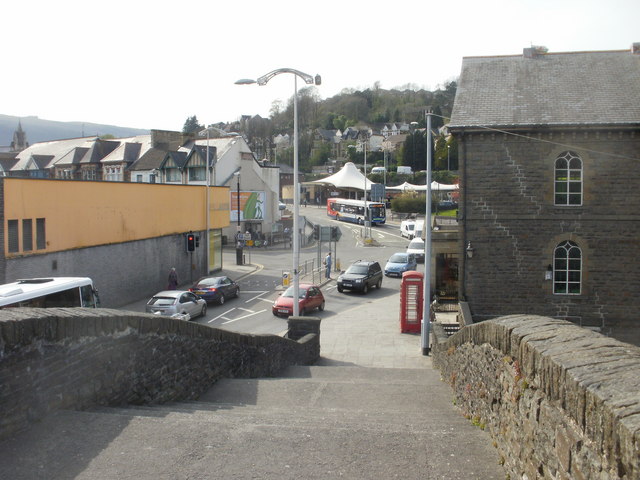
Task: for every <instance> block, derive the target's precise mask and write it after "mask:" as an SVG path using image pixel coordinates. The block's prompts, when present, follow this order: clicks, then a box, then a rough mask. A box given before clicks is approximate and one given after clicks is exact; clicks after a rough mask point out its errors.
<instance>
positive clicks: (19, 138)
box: [11, 120, 29, 152]
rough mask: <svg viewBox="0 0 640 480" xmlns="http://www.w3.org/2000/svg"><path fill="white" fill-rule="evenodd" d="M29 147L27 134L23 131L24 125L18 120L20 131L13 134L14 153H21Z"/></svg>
mask: <svg viewBox="0 0 640 480" xmlns="http://www.w3.org/2000/svg"><path fill="white" fill-rule="evenodd" d="M28 146H29V142H27V134H26V133H25V132H24V130H22V123H21V122H20V120H18V129H17V130H16V131H15V132H13V142H11V151H12V152H21V151H22V150H24V149H25V148H27V147H28Z"/></svg>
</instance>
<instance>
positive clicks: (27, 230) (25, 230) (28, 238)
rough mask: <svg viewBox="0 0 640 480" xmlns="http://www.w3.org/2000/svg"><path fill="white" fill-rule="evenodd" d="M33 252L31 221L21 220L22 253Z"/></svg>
mask: <svg viewBox="0 0 640 480" xmlns="http://www.w3.org/2000/svg"><path fill="white" fill-rule="evenodd" d="M31 250H33V221H32V220H31V219H30V218H29V219H23V220H22V251H23V252H30V251H31Z"/></svg>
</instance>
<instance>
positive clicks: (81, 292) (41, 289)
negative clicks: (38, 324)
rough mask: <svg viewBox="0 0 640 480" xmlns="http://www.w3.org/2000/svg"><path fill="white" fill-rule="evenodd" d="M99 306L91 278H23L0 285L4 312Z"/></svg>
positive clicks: (0, 302)
mask: <svg viewBox="0 0 640 480" xmlns="http://www.w3.org/2000/svg"><path fill="white" fill-rule="evenodd" d="M99 306H100V299H99V297H98V291H97V290H96V289H95V287H94V286H93V282H92V281H91V279H90V278H87V277H46V278H23V279H21V280H18V281H15V282H12V283H6V284H4V285H0V308H9V307H40V308H52V307H89V308H98V307H99Z"/></svg>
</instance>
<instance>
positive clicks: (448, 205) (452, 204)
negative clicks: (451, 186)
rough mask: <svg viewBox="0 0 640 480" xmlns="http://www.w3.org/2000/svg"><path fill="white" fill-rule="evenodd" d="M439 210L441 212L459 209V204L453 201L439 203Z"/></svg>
mask: <svg viewBox="0 0 640 480" xmlns="http://www.w3.org/2000/svg"><path fill="white" fill-rule="evenodd" d="M438 208H439V209H440V210H451V209H453V208H458V204H457V203H456V202H454V201H452V200H442V201H441V202H439V203H438Z"/></svg>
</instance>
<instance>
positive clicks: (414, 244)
mask: <svg viewBox="0 0 640 480" xmlns="http://www.w3.org/2000/svg"><path fill="white" fill-rule="evenodd" d="M408 248H411V249H417V248H424V242H423V241H422V240H411V243H409V247H408Z"/></svg>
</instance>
